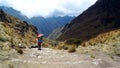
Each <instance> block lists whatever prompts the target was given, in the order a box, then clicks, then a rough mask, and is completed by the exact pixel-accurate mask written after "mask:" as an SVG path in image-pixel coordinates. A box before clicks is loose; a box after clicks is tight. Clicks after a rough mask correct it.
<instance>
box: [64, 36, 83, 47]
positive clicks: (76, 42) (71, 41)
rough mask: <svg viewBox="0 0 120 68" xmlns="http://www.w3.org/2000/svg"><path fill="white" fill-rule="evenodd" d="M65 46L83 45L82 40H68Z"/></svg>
mask: <svg viewBox="0 0 120 68" xmlns="http://www.w3.org/2000/svg"><path fill="white" fill-rule="evenodd" d="M65 44H68V45H72V44H75V45H76V46H77V47H78V45H80V44H81V40H80V39H73V38H72V39H68V40H66V41H65Z"/></svg>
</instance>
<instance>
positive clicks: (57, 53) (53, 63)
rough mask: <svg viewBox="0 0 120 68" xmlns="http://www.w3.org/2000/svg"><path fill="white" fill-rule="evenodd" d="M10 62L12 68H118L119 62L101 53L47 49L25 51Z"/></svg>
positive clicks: (119, 66)
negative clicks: (92, 53)
mask: <svg viewBox="0 0 120 68" xmlns="http://www.w3.org/2000/svg"><path fill="white" fill-rule="evenodd" d="M10 62H11V67H12V66H13V67H14V68H120V62H117V61H114V60H113V59H111V57H109V56H108V55H106V54H104V53H102V52H99V53H95V54H94V56H93V55H91V54H79V53H77V52H76V53H67V52H66V51H64V50H53V49H49V48H43V49H42V51H38V50H37V49H35V48H34V49H26V50H24V54H23V55H20V56H19V57H18V58H12V59H11V61H10Z"/></svg>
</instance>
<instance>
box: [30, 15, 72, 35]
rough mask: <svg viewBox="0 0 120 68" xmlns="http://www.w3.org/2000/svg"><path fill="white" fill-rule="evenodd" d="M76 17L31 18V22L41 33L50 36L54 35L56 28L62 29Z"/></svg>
mask: <svg viewBox="0 0 120 68" xmlns="http://www.w3.org/2000/svg"><path fill="white" fill-rule="evenodd" d="M73 18H74V17H71V16H64V17H49V18H44V17H41V16H39V17H33V18H31V19H30V20H31V22H32V23H33V25H35V26H36V27H37V28H38V30H39V32H41V33H43V34H45V36H48V35H49V34H51V33H52V31H53V30H54V29H56V28H59V27H62V26H64V25H65V24H67V23H68V22H70V21H71V20H72V19H73Z"/></svg>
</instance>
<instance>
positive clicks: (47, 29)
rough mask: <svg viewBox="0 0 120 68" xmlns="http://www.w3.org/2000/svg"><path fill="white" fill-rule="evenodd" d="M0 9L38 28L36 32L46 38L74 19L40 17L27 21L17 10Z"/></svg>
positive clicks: (0, 7) (10, 8)
mask: <svg viewBox="0 0 120 68" xmlns="http://www.w3.org/2000/svg"><path fill="white" fill-rule="evenodd" d="M0 9H2V10H4V11H5V12H6V13H8V14H11V15H13V16H15V17H17V18H19V19H21V20H22V21H26V22H28V23H30V24H33V25H34V26H36V27H37V28H38V31H39V32H41V33H43V34H44V35H45V36H46V37H47V36H48V35H49V34H51V33H52V31H53V30H54V29H56V28H59V27H61V26H63V25H65V24H66V23H68V22H70V21H71V20H72V19H73V18H74V17H71V16H64V17H49V18H44V17H42V16H38V17H33V18H31V19H29V18H28V17H27V16H25V15H22V13H21V12H20V11H18V10H15V9H13V8H12V7H5V6H0Z"/></svg>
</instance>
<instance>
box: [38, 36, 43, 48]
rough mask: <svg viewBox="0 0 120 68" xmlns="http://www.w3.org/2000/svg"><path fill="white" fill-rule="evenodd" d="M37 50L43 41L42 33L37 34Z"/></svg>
mask: <svg viewBox="0 0 120 68" xmlns="http://www.w3.org/2000/svg"><path fill="white" fill-rule="evenodd" d="M37 37H38V50H41V44H42V42H43V34H38V36H37Z"/></svg>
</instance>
